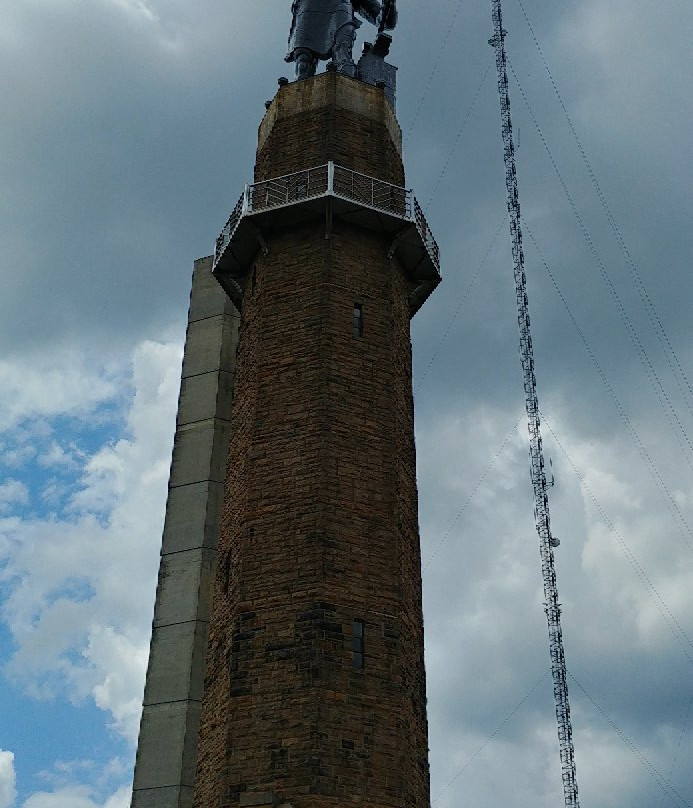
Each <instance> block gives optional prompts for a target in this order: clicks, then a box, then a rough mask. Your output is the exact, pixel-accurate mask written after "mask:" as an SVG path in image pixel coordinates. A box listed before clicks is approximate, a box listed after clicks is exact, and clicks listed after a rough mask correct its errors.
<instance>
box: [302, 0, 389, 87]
mask: <svg viewBox="0 0 693 808" xmlns="http://www.w3.org/2000/svg"><path fill="white" fill-rule="evenodd" d="M291 11H292V14H293V19H292V22H291V31H290V32H289V52H288V54H287V56H286V61H287V62H295V63H296V78H298V79H305V78H309V77H310V76H314V75H315V69H316V67H317V64H318V60H320V59H323V60H325V59H331V60H332V62H333V63H334V65H335V67H336V68H337V70H338V71H339V72H340V73H344V74H345V75H347V76H352V77H353V76H355V75H356V65H355V63H354V58H353V55H352V54H353V48H354V42H355V40H356V29H357V28H359V27H360V26H361V21H360V20H359V19H358V18H357V17H356V15H357V14H358V15H359V16H361V17H363V18H364V19H366V20H368V22H371V23H373V25H377V26H378V30H379V32H380V33H382V32H383V31H385V30H392V29H393V28H394V27H395V25H396V24H397V7H396V2H395V0H383V1H382V2H380V0H293V2H292V4H291Z"/></svg>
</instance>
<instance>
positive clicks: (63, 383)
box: [0, 350, 124, 431]
mask: <svg viewBox="0 0 693 808" xmlns="http://www.w3.org/2000/svg"><path fill="white" fill-rule="evenodd" d="M119 371H120V369H119V368H118V369H117V368H114V367H110V368H106V367H102V366H99V365H97V364H95V362H94V361H93V360H90V359H88V358H87V355H86V354H85V353H83V352H81V351H77V350H65V351H59V350H57V351H54V352H51V354H50V355H47V354H45V353H37V354H36V355H33V356H23V357H22V358H21V360H20V361H11V360H3V361H0V430H3V431H4V430H7V429H9V428H11V427H14V426H16V425H17V424H19V423H20V422H22V421H26V420H28V419H38V418H51V417H55V416H57V415H61V416H65V415H68V416H83V415H85V414H86V413H88V412H92V411H93V410H94V408H95V407H96V406H98V405H99V404H102V403H104V402H105V401H108V400H113V399H116V400H117V399H118V397H119V395H121V394H122V391H123V387H124V384H123V379H122V377H121V376H120V372H119Z"/></svg>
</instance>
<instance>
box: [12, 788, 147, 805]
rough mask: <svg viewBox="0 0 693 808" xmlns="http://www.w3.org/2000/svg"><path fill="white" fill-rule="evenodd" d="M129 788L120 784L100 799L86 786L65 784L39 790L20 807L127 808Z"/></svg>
mask: <svg viewBox="0 0 693 808" xmlns="http://www.w3.org/2000/svg"><path fill="white" fill-rule="evenodd" d="M130 796H131V789H130V788H129V787H127V786H122V787H121V788H119V789H118V790H117V791H116V792H115V793H113V794H111V795H110V796H109V797H106V798H105V800H102V799H100V798H99V797H98V796H96V795H95V794H94V792H93V789H91V788H89V787H88V786H82V785H74V786H65V787H63V788H59V789H57V790H55V791H51V792H48V791H40V792H38V793H36V794H32V795H31V796H30V797H29V799H27V800H26V801H25V802H23V803H22V808H128V805H129V803H130Z"/></svg>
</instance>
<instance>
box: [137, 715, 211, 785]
mask: <svg viewBox="0 0 693 808" xmlns="http://www.w3.org/2000/svg"><path fill="white" fill-rule="evenodd" d="M199 728H200V704H199V703H198V702H178V703H175V704H156V705H149V706H147V707H145V708H144V710H143V712H142V722H141V725H140V738H139V742H138V745H137V761H138V763H139V762H140V761H141V760H146V762H147V765H145V766H141V765H137V764H136V765H135V782H134V787H133V788H134V791H135V792H137V791H139V790H140V789H152V788H156V789H160V788H170V787H171V786H188V787H192V786H193V784H194V778H195V754H196V751H197V747H196V744H195V745H191V744H190V743H189V742H187V743H186V740H187V738H188V736H191V737H194V738H197V733H198V731H199Z"/></svg>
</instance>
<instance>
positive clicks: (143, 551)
mask: <svg viewBox="0 0 693 808" xmlns="http://www.w3.org/2000/svg"><path fill="white" fill-rule="evenodd" d="M180 356H181V351H180V347H179V346H178V345H175V344H160V343H154V342H144V343H142V344H141V345H139V346H138V347H137V349H136V350H135V351H134V354H133V357H132V387H131V388H130V389H132V390H133V391H134V396H133V398H132V400H131V402H130V407H129V410H128V412H127V432H126V435H125V436H124V437H123V438H121V439H120V440H119V441H118V442H117V443H116V444H115V445H113V446H105V447H102V448H101V449H99V450H98V451H97V452H96V453H95V454H94V455H92V456H91V457H89V458H87V459H86V460H85V461H83V462H84V464H83V467H82V476H81V484H80V489H79V491H78V493H77V494H76V495H75V496H74V498H73V502H72V509H71V512H70V513H71V515H70V517H69V518H67V517H66V518H65V519H62V520H61V519H57V518H47V519H36V518H34V519H26V520H22V519H21V518H19V517H14V518H9V517H8V518H5V519H4V520H2V521H1V522H0V548H2V551H3V554H4V555H5V556H6V558H7V563H6V566H5V568H4V570H3V572H2V578H3V580H4V581H5V586H6V592H7V597H6V600H5V602H4V604H3V617H4V619H5V621H6V623H7V625H8V626H9V628H10V630H11V631H12V634H13V637H14V640H15V643H16V644H17V650H16V652H15V653H14V655H13V656H12V658H11V659H10V661H9V663H8V664H7V666H6V671H7V672H8V673H9V674H10V675H11V676H12V677H13V678H14V679H15V680H16V681H17V682H21V683H22V685H23V686H24V687H25V688H26V689H27V690H28V691H29V692H31V693H33V694H34V695H37V696H42V697H51V696H55V695H58V694H65V695H67V696H68V697H69V698H71V699H74V700H77V701H79V700H81V699H84V698H89V697H90V698H93V699H94V701H95V703H96V704H97V705H98V706H99V707H100V708H102V709H103V710H106V711H108V712H109V713H110V714H111V716H112V723H113V726H114V728H115V729H117V731H118V732H120V733H121V734H122V735H123V736H125V737H126V738H128V739H129V740H130V741H131V742H134V741H135V739H136V736H137V723H138V717H139V710H140V703H141V692H142V685H143V678H144V670H145V668H146V661H147V650H148V637H149V629H150V624H149V621H150V618H151V615H150V614H147V613H146V610H143V609H142V607H141V605H140V603H141V602H140V601H139V599H133V597H132V592H133V591H137V592H142V593H148V599H149V600H150V602H151V600H153V597H154V591H155V581H156V571H157V560H158V549H159V546H160V537H161V527H162V521H163V505H164V500H165V495H166V483H167V477H168V466H169V460H170V451H171V445H172V436H173V424H174V413H175V402H176V394H177V391H178V380H179V376H180ZM88 381H89V380H84V382H83V383H84V384H85V385H86V384H88ZM102 400H103V399H102V398H101V396H99V397H97V398H96V399H92V401H93V402H94V403H95V402H96V401H99V402H100V401H102ZM69 406H71V405H70V403H69V402H68V407H69ZM87 798H88V795H84V799H87ZM41 799H45V800H49V799H53V796H43V797H41ZM37 804H39V803H37ZM40 804H41V805H43V803H40ZM45 804H46V805H48V804H49V803H45ZM85 804H86V803H85ZM30 805H33V803H30Z"/></svg>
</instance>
